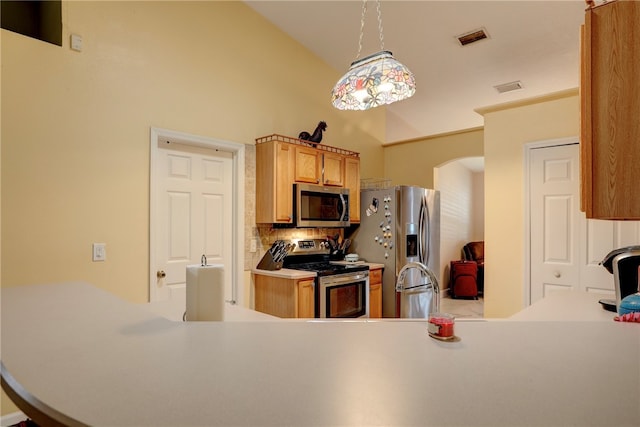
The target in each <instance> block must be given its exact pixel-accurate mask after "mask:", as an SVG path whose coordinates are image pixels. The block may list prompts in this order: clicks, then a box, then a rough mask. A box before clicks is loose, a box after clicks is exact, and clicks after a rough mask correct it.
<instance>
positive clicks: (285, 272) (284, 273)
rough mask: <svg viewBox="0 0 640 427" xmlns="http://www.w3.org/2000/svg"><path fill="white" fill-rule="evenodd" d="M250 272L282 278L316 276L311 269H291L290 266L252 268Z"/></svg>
mask: <svg viewBox="0 0 640 427" xmlns="http://www.w3.org/2000/svg"><path fill="white" fill-rule="evenodd" d="M251 272H252V273H253V274H262V275H263V276H273V277H282V278H283V279H309V278H314V277H316V276H317V274H316V273H315V272H313V271H304V270H292V269H290V268H281V269H280V270H262V269H259V268H254V269H253V270H251Z"/></svg>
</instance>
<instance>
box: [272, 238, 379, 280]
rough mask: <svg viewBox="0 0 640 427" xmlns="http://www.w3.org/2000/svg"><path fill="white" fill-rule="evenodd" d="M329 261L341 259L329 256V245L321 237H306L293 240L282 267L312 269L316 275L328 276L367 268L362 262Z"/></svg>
mask: <svg viewBox="0 0 640 427" xmlns="http://www.w3.org/2000/svg"><path fill="white" fill-rule="evenodd" d="M331 261H341V259H334V258H332V256H331V251H330V249H329V245H328V244H326V241H324V240H322V239H308V240H300V241H298V242H295V245H294V250H293V251H291V252H290V253H289V255H287V257H286V258H285V259H284V262H283V267H286V268H291V269H293V270H304V271H313V272H315V273H317V274H318V276H329V275H333V274H343V273H350V272H355V271H366V270H369V266H367V265H364V264H353V265H344V264H333V263H332V262H331Z"/></svg>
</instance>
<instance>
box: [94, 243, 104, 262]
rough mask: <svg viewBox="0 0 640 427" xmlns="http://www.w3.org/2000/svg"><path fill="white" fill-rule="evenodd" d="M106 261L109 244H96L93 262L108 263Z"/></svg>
mask: <svg viewBox="0 0 640 427" xmlns="http://www.w3.org/2000/svg"><path fill="white" fill-rule="evenodd" d="M106 259H107V244H106V243H94V244H93V261H106Z"/></svg>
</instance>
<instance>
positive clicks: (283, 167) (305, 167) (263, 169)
mask: <svg viewBox="0 0 640 427" xmlns="http://www.w3.org/2000/svg"><path fill="white" fill-rule="evenodd" d="M295 183H310V184H314V185H324V186H333V187H345V188H348V189H349V190H350V192H349V198H350V206H351V210H350V212H349V214H350V218H351V222H356V223H357V222H360V157H359V155H358V153H356V152H353V151H349V150H344V149H341V148H336V147H330V146H327V145H318V147H317V148H314V147H311V146H309V145H308V144H306V143H304V142H302V141H300V140H299V139H297V138H291V137H286V136H282V135H269V136H266V137H262V138H258V139H256V222H257V223H259V224H262V223H268V224H273V223H281V224H282V223H284V224H289V223H292V222H293V209H294V207H293V184H295Z"/></svg>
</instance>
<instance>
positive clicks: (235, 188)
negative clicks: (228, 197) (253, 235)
mask: <svg viewBox="0 0 640 427" xmlns="http://www.w3.org/2000/svg"><path fill="white" fill-rule="evenodd" d="M162 141H165V142H167V141H171V142H179V143H180V144H184V145H191V146H195V147H201V148H206V149H210V150H216V151H226V152H229V153H231V154H232V156H233V159H232V165H233V166H232V168H233V170H232V172H231V174H232V177H233V183H232V192H233V196H232V197H233V199H232V221H233V225H232V235H231V238H232V242H233V250H232V253H231V263H232V271H231V280H232V286H231V291H232V295H231V300H232V303H233V304H241V305H242V304H244V297H245V296H244V284H243V283H241V282H242V281H244V177H245V145H244V144H241V143H238V142H230V141H223V140H220V139H214V138H209V137H206V136H199V135H192V134H188V133H184V132H178V131H173V130H169V129H162V128H157V127H153V126H152V127H151V131H150V152H149V159H150V164H149V295H148V300H149V301H153V300H154V298H153V297H154V295H152V292H153V289H155V284H156V283H155V280H156V275H155V272H156V263H157V260H156V255H155V249H154V248H155V247H156V235H157V227H158V224H157V219H156V218H155V216H156V209H155V206H156V203H157V202H158V201H157V200H156V199H157V197H156V193H157V186H158V177H157V171H158V152H159V150H160V148H158V143H159V142H162ZM241 284H242V286H240V285H241Z"/></svg>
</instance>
